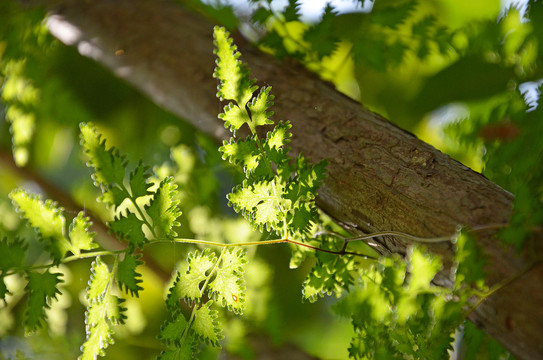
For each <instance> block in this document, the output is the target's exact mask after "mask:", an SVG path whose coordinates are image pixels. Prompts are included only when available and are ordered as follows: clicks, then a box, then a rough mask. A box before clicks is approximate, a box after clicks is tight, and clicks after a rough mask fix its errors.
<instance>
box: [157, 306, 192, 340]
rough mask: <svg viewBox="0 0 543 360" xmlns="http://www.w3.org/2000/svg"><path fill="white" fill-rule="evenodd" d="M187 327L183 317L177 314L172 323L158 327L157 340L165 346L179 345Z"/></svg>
mask: <svg viewBox="0 0 543 360" xmlns="http://www.w3.org/2000/svg"><path fill="white" fill-rule="evenodd" d="M187 325H188V321H187V320H186V319H185V315H183V314H182V313H180V312H179V313H178V314H177V316H176V317H175V319H174V320H173V321H171V322H166V323H165V324H164V325H162V326H161V327H160V333H159V334H158V338H159V339H160V341H161V342H162V343H165V344H166V345H180V343H181V339H182V338H183V333H184V332H185V330H186V329H187Z"/></svg>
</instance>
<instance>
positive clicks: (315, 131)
mask: <svg viewBox="0 0 543 360" xmlns="http://www.w3.org/2000/svg"><path fill="white" fill-rule="evenodd" d="M48 25H49V29H50V30H51V32H52V33H53V35H55V36H56V37H57V38H59V39H60V40H61V41H63V42H64V43H66V44H68V45H74V46H77V47H78V49H79V51H80V53H81V54H83V55H85V56H89V57H92V58H94V59H95V60H96V61H98V62H100V63H102V64H104V65H105V66H107V67H108V68H110V69H111V70H112V71H113V72H114V73H115V74H116V75H118V76H120V77H122V78H124V79H126V80H127V81H128V82H130V83H132V84H133V85H134V86H136V87H137V88H139V89H140V90H141V91H142V92H144V93H146V94H147V95H148V96H149V97H150V98H152V99H153V100H154V101H155V102H156V103H158V104H160V105H162V106H163V107H165V108H167V109H168V110H170V111H172V112H173V113H175V114H177V115H179V116H181V117H182V118H184V119H186V120H187V121H190V122H191V123H192V124H194V125H195V126H197V127H198V128H199V129H201V130H202V131H204V132H206V133H207V134H210V135H211V136H213V137H215V138H216V139H218V140H221V139H225V138H227V137H228V135H227V132H226V130H225V129H224V127H223V125H222V123H221V122H220V121H219V120H218V119H217V114H218V113H219V112H220V110H221V104H220V103H219V101H218V100H217V99H216V98H215V93H216V86H217V83H216V81H215V79H213V78H212V72H213V68H214V56H213V52H212V51H213V43H212V24H210V23H208V22H207V21H206V20H204V19H202V18H200V17H198V16H197V15H194V14H191V13H188V12H186V11H184V10H183V9H182V8H180V7H179V6H176V5H174V4H170V3H168V2H161V1H144V0H138V1H104V0H95V1H92V2H88V3H86V2H80V1H79V2H77V1H76V2H73V3H71V2H66V3H65V4H63V5H62V6H57V7H55V9H54V10H53V12H52V14H51V16H50V18H49V21H48ZM237 43H238V45H239V44H240V41H237ZM240 48H241V49H240V50H241V52H242V54H243V55H242V57H243V60H244V61H246V62H247V63H248V66H249V68H250V70H251V73H252V75H253V76H254V77H256V78H257V79H258V80H259V81H260V82H262V83H265V84H269V85H271V86H272V87H273V90H272V92H273V93H274V94H275V96H276V99H275V103H276V105H275V108H274V110H275V114H276V115H275V117H276V119H277V120H279V119H288V120H290V121H291V122H292V125H293V128H292V131H293V134H294V138H293V141H292V143H291V146H292V148H293V150H294V152H296V153H298V152H303V153H304V155H305V156H307V157H308V158H309V159H310V160H311V161H314V162H316V161H319V160H321V159H323V158H328V159H329V161H330V164H329V166H328V169H329V176H328V178H327V179H326V181H325V183H324V185H323V187H322V188H321V190H320V193H319V196H318V199H317V202H318V205H319V206H320V207H321V208H322V209H323V210H324V211H325V212H327V213H328V214H329V215H331V216H332V217H333V218H335V219H337V220H338V221H339V222H340V223H341V224H342V225H343V226H344V227H345V228H346V229H348V230H350V231H351V232H352V233H354V234H362V233H367V232H375V231H384V230H386V231H389V230H390V231H400V232H404V233H410V234H413V235H416V236H421V237H436V236H443V235H449V234H452V233H454V231H455V228H456V226H457V225H468V226H471V227H480V226H484V225H487V224H495V223H504V222H507V221H508V220H509V217H510V214H511V209H512V200H513V196H512V195H511V194H510V193H508V192H507V191H505V190H503V189H501V188H500V187H498V186H497V185H495V184H493V183H492V182H490V181H488V180H487V179H486V178H485V177H484V176H482V175H480V174H478V173H476V172H474V171H472V170H470V169H468V168H467V167H465V166H464V165H462V164H460V163H459V162H457V161H455V160H453V159H451V158H450V157H448V156H447V155H444V154H442V153H441V152H439V151H437V150H436V149H434V148H433V147H431V146H430V145H428V144H426V143H424V142H422V141H420V140H418V139H417V138H416V137H415V136H414V135H412V134H410V133H408V132H406V131H404V130H402V129H400V128H398V127H397V126H395V125H394V124H392V123H390V122H388V121H387V120H385V119H383V118H382V117H381V116H379V115H377V114H375V113H372V112H370V111H368V110H366V109H364V108H363V107H362V106H361V105H360V104H358V103H356V102H355V101H353V100H351V99H349V98H347V97H346V96H344V95H342V94H340V93H338V92H337V91H336V90H335V89H334V88H333V86H332V85H330V84H328V83H326V82H324V81H321V80H320V79H318V78H317V77H316V76H315V75H313V74H311V73H309V72H308V71H306V70H305V69H304V68H302V67H301V66H299V65H297V64H294V63H290V62H280V61H278V60H276V59H273V58H272V57H270V56H268V55H266V54H263V53H262V52H259V51H258V50H256V49H254V48H251V47H249V46H243V47H240ZM494 234H495V231H488V232H485V233H484V235H482V236H480V237H479V240H478V242H479V244H480V246H481V247H482V248H483V249H484V251H485V253H486V255H487V257H488V266H487V271H488V282H489V285H491V286H492V285H493V284H495V283H498V282H499V281H500V280H501V279H503V278H507V277H510V276H511V275H513V274H516V273H520V272H521V271H522V270H523V268H524V267H525V266H526V264H527V263H530V262H531V260H530V259H531V258H532V257H533V256H536V257H537V256H538V255H537V254H541V246H539V247H538V248H537V249H535V252H532V253H531V254H527V253H525V254H522V255H516V254H515V253H514V251H513V250H512V249H510V248H506V247H504V246H502V245H501V244H499V241H498V239H496V238H495V237H494V236H493V235H494ZM538 236H539V235H538ZM536 240H540V239H536ZM539 243H540V244H541V242H540V241H539ZM379 244H380V247H379V250H380V251H381V252H382V253H384V254H386V253H391V252H395V253H405V251H406V246H407V245H408V244H407V243H406V242H405V241H402V239H400V238H398V237H393V236H383V237H382V238H380V239H379ZM430 247H431V249H432V250H433V251H434V252H436V253H438V254H440V255H441V256H442V257H443V259H444V262H445V264H446V265H450V262H451V261H450V259H451V254H452V248H451V247H452V246H451V244H450V243H440V244H433V245H431V246H430ZM539 256H540V255H539ZM541 279H543V266H541V264H540V265H539V266H537V267H535V268H534V269H532V270H531V271H530V272H528V273H526V274H524V275H523V276H522V277H520V278H519V279H517V280H516V281H514V282H513V283H511V284H509V285H508V286H506V287H505V288H504V289H502V290H500V291H499V292H498V293H497V294H495V295H493V296H491V297H490V298H489V299H487V300H486V301H485V302H483V303H482V304H481V305H480V306H479V307H478V308H477V309H476V310H475V311H474V312H473V313H472V314H471V320H472V321H474V322H475V323H476V324H477V325H479V326H480V327H482V328H483V329H484V330H485V331H487V332H488V333H489V334H490V335H492V336H494V337H495V338H496V339H497V340H499V341H500V342H501V343H502V344H504V345H505V346H506V347H507V348H508V349H509V350H510V351H512V352H513V353H514V354H515V355H516V356H519V357H521V358H525V359H534V358H543V343H542V342H541V338H543V326H541V324H543V307H542V306H541V304H543V292H542V291H540V287H541ZM440 281H441V284H442V285H447V284H448V279H447V277H446V276H442V278H441V279H440Z"/></svg>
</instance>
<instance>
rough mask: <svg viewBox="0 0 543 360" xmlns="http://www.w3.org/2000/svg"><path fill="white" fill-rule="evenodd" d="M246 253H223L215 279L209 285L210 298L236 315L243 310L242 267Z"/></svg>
mask: <svg viewBox="0 0 543 360" xmlns="http://www.w3.org/2000/svg"><path fill="white" fill-rule="evenodd" d="M246 262H247V260H246V253H245V251H244V250H242V249H237V250H233V249H228V250H227V251H225V252H224V253H223V256H222V258H221V263H220V265H219V268H218V270H217V275H216V277H215V279H214V280H213V281H212V282H210V283H209V285H208V286H209V290H210V293H211V296H212V297H213V298H214V299H215V301H216V302H217V303H218V304H220V305H222V306H227V307H228V310H230V311H233V312H234V313H236V314H241V313H243V310H244V308H245V290H246V287H245V279H244V277H243V273H244V265H245V263H246Z"/></svg>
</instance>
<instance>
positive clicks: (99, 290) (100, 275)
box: [86, 256, 113, 304]
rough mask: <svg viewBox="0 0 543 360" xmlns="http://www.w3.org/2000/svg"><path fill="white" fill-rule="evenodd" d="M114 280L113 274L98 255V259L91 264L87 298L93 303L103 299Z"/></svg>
mask: <svg viewBox="0 0 543 360" xmlns="http://www.w3.org/2000/svg"><path fill="white" fill-rule="evenodd" d="M112 281H113V274H112V273H111V272H110V271H109V268H108V267H107V265H106V264H105V263H104V262H103V261H102V259H101V258H100V257H99V256H98V257H96V260H94V261H93V263H92V265H91V277H90V280H89V286H88V288H87V296H86V298H87V300H88V301H89V303H91V304H92V303H95V302H99V301H101V299H102V298H103V297H104V296H105V295H106V293H107V291H108V289H109V286H110V285H111V282H112Z"/></svg>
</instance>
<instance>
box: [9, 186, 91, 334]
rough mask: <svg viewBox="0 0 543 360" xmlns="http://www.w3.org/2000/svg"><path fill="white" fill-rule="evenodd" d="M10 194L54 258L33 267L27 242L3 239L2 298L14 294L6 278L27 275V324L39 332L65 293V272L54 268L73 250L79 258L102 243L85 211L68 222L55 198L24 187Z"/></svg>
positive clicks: (74, 254)
mask: <svg viewBox="0 0 543 360" xmlns="http://www.w3.org/2000/svg"><path fill="white" fill-rule="evenodd" d="M9 197H10V198H11V200H12V202H13V204H14V205H15V207H16V209H17V211H18V212H19V213H20V215H21V217H23V218H24V219H26V220H27V221H28V224H29V225H30V226H32V227H33V228H34V229H35V231H36V233H37V236H38V239H39V241H40V242H41V243H42V244H43V248H44V249H45V251H46V252H47V253H48V254H49V257H50V259H51V260H52V263H51V264H46V265H44V266H41V264H38V265H36V266H35V267H32V264H31V263H28V261H29V260H28V259H27V257H28V256H27V250H28V244H27V242H26V241H24V240H21V239H15V240H13V241H8V239H7V238H3V239H2V240H1V241H0V250H2V251H1V253H2V258H1V260H0V298H1V299H2V300H4V301H5V300H6V295H9V294H10V292H9V290H8V288H7V286H6V283H5V281H4V279H5V277H6V276H7V275H12V274H17V273H19V274H24V276H25V278H26V281H27V284H26V287H25V293H26V294H27V295H28V303H27V308H26V311H25V319H24V324H25V327H26V329H27V331H35V330H38V329H39V328H41V327H42V326H43V324H44V322H45V320H46V313H45V310H46V309H47V308H49V307H50V304H51V302H52V301H53V300H54V299H56V297H57V295H58V294H60V293H61V292H60V290H59V285H60V284H61V283H62V282H63V281H62V279H61V277H62V273H58V272H51V271H50V267H52V266H53V265H58V264H59V263H60V262H61V261H62V260H63V259H65V258H66V256H67V255H68V254H69V253H71V254H73V256H76V257H77V256H79V255H81V254H83V253H84V252H86V251H87V250H92V249H95V248H96V247H97V246H98V245H97V244H96V243H95V242H94V236H95V234H94V233H93V232H90V231H89V227H90V220H89V218H88V217H86V216H85V215H84V214H83V212H80V213H79V214H78V215H77V216H76V217H75V218H73V220H72V222H71V223H70V224H69V225H67V221H66V218H65V217H64V214H63V209H62V208H61V207H59V206H58V205H57V204H56V203H55V202H53V201H50V200H47V201H43V200H42V199H41V197H40V196H38V195H34V194H31V193H29V192H27V191H26V190H23V189H15V190H13V191H12V192H11V193H10V194H9ZM43 269H45V271H43Z"/></svg>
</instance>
